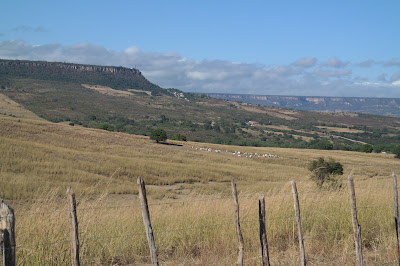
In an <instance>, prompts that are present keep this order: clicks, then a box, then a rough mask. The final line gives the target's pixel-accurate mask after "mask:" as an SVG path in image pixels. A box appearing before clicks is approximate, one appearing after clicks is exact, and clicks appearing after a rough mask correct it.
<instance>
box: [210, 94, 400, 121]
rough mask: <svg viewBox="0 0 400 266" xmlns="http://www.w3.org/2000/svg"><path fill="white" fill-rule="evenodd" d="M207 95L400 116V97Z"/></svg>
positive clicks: (324, 109)
mask: <svg viewBox="0 0 400 266" xmlns="http://www.w3.org/2000/svg"><path fill="white" fill-rule="evenodd" d="M207 96H210V97H214V98H219V99H225V100H230V101H240V102H244V103H251V104H260V105H265V106H273V107H280V108H290V109H296V110H306V111H320V112H344V113H366V114H375V115H384V116H395V117H399V116H400V99H397V98H362V97H316V96H309V97H306V96H278V95H248V94H227V93H208V94H207Z"/></svg>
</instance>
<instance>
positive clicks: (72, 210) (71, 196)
mask: <svg viewBox="0 0 400 266" xmlns="http://www.w3.org/2000/svg"><path fill="white" fill-rule="evenodd" d="M67 202H68V214H69V228H70V235H71V264H72V265H73V266H79V265H80V262H79V237H78V232H79V231H78V217H77V215H76V200H75V193H74V191H73V190H72V188H71V187H69V188H68V189H67Z"/></svg>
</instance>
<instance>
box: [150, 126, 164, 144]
mask: <svg viewBox="0 0 400 266" xmlns="http://www.w3.org/2000/svg"><path fill="white" fill-rule="evenodd" d="M150 139H151V140H155V141H156V142H157V143H159V142H160V141H161V142H162V141H165V140H167V132H165V130H164V129H162V128H158V129H155V130H153V131H151V133H150Z"/></svg>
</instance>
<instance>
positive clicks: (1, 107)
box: [0, 93, 43, 120]
mask: <svg viewBox="0 0 400 266" xmlns="http://www.w3.org/2000/svg"><path fill="white" fill-rule="evenodd" d="M0 116H14V117H16V118H26V119H34V120H43V119H42V118H40V117H38V116H37V115H36V114H34V113H32V112H31V111H28V110H27V109H25V108H24V107H22V106H21V105H20V104H19V103H17V102H15V101H13V100H11V99H10V98H8V97H7V96H6V95H4V94H1V93H0Z"/></svg>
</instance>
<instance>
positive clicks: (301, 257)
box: [292, 180, 306, 266]
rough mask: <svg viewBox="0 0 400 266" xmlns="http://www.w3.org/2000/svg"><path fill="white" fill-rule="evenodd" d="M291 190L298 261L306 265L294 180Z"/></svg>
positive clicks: (303, 265)
mask: <svg viewBox="0 0 400 266" xmlns="http://www.w3.org/2000/svg"><path fill="white" fill-rule="evenodd" d="M292 191H293V200H294V210H295V214H296V223H297V232H298V235H299V248H300V261H301V265H302V266H305V265H306V252H305V250H304V239H303V230H302V228H301V217H300V203H299V194H298V193H297V186H296V181H294V180H292Z"/></svg>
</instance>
